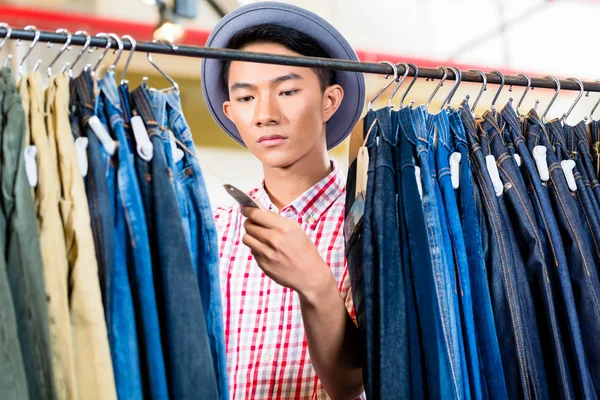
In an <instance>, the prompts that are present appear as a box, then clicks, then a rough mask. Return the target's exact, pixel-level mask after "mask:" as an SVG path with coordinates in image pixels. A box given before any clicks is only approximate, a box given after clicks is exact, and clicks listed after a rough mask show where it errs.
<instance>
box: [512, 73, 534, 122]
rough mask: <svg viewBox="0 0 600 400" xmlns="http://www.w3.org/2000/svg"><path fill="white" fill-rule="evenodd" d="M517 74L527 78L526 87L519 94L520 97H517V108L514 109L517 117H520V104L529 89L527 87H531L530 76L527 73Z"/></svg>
mask: <svg viewBox="0 0 600 400" xmlns="http://www.w3.org/2000/svg"><path fill="white" fill-rule="evenodd" d="M517 76H522V77H524V78H525V79H527V87H526V88H525V91H524V92H523V94H522V95H521V98H520V99H519V102H518V103H517V109H516V111H517V115H518V116H519V117H522V115H521V113H520V111H519V109H520V108H521V104H523V100H525V96H526V95H527V92H528V91H529V89H531V78H530V77H529V75H527V74H518V75H517Z"/></svg>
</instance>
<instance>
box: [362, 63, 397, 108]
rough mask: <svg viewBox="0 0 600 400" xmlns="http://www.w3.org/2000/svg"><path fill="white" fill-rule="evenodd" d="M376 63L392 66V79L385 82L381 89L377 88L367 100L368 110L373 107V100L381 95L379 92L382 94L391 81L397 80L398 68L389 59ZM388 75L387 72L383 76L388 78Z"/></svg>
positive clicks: (390, 84)
mask: <svg viewBox="0 0 600 400" xmlns="http://www.w3.org/2000/svg"><path fill="white" fill-rule="evenodd" d="M378 64H387V65H389V66H390V67H392V70H393V71H394V79H393V80H391V81H389V82H388V83H387V85H385V86H384V87H383V88H381V89H380V90H379V91H378V92H377V93H376V94H375V96H374V97H373V98H372V99H371V101H369V111H371V110H372V109H373V102H374V101H375V100H377V98H378V97H379V96H381V94H382V93H383V92H385V91H386V90H387V89H388V88H389V87H390V86H392V83H394V82H397V81H398V68H396V64H392V63H391V62H389V61H380V62H378ZM389 77H390V75H389V74H388V75H386V76H385V79H387V78H389Z"/></svg>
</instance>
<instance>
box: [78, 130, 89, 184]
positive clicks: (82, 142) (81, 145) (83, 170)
mask: <svg viewBox="0 0 600 400" xmlns="http://www.w3.org/2000/svg"><path fill="white" fill-rule="evenodd" d="M87 147H88V138H86V137H78V138H77V139H75V153H76V155H77V164H79V173H80V174H81V176H83V177H86V176H87V173H88V159H87Z"/></svg>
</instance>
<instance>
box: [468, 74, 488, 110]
mask: <svg viewBox="0 0 600 400" xmlns="http://www.w3.org/2000/svg"><path fill="white" fill-rule="evenodd" d="M468 72H477V73H478V74H479V75H481V79H482V80H483V85H482V86H481V89H480V90H479V93H478V94H477V97H476V98H475V101H474V102H473V105H472V106H471V112H475V107H477V103H479V99H481V96H482V95H483V92H485V91H486V90H487V75H486V74H485V73H484V72H483V71H481V70H478V69H470V70H469V71H468Z"/></svg>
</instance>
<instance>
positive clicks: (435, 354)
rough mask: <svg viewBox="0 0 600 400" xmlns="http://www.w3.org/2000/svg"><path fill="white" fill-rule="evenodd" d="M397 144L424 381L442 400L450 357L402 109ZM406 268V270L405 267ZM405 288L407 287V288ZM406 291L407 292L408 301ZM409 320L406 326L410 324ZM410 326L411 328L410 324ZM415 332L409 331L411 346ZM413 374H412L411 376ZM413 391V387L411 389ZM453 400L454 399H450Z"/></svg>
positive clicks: (408, 117) (410, 130) (406, 113)
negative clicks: (445, 342)
mask: <svg viewBox="0 0 600 400" xmlns="http://www.w3.org/2000/svg"><path fill="white" fill-rule="evenodd" d="M397 115H398V123H399V132H398V142H399V146H396V157H397V159H398V158H399V159H400V166H401V169H402V182H401V183H402V199H401V200H402V206H403V208H404V221H403V220H402V219H400V223H401V224H402V222H404V223H405V224H406V231H407V237H408V245H409V252H410V271H411V278H412V281H413V285H414V291H415V298H416V306H417V310H416V311H417V312H416V313H417V314H418V317H419V319H418V323H419V327H418V328H419V331H420V333H421V334H422V336H421V342H422V346H423V356H424V364H425V371H426V375H425V378H424V379H423V380H424V381H425V387H426V389H427V394H428V395H429V397H430V398H433V399H441V398H443V397H444V396H445V395H446V393H454V391H453V389H452V387H451V385H450V382H451V378H450V376H451V371H450V357H449V355H448V352H447V350H446V346H445V344H444V340H443V337H444V336H443V330H442V323H441V319H442V316H441V313H440V308H439V307H438V301H437V294H436V282H435V277H434V274H433V270H432V269H430V268H429V267H427V268H425V267H424V266H430V265H432V262H431V258H432V256H431V250H432V249H431V248H430V246H429V238H428V232H427V227H426V224H425V216H424V212H423V206H422V204H421V198H420V196H419V190H418V186H417V180H416V175H415V164H416V159H417V157H415V155H416V146H415V144H416V135H415V132H414V125H413V119H412V115H413V110H411V108H410V107H405V108H403V109H401V110H400V111H399V112H398V114H397ZM405 269H408V267H407V268H405ZM407 287H408V285H407ZM408 293H409V291H408V290H407V298H408ZM410 321H411V320H410V317H409V324H410ZM409 326H410V325H409ZM413 333H414V330H413V329H410V330H409V335H410V336H409V340H411V346H412V341H413V340H414V339H413V336H412V334H413ZM410 355H411V367H412V366H413V361H412V358H413V355H414V356H417V354H415V352H414V349H412V348H411V353H410ZM412 373H413V371H411V374H412ZM413 389H414V387H413ZM453 397H456V396H453Z"/></svg>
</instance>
